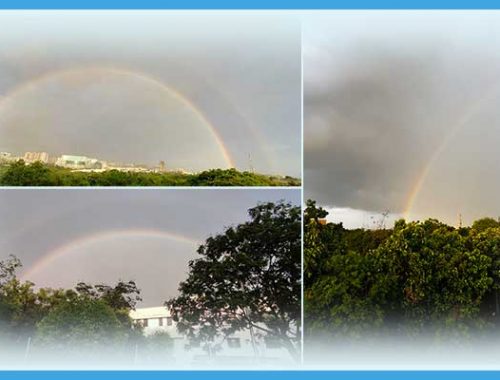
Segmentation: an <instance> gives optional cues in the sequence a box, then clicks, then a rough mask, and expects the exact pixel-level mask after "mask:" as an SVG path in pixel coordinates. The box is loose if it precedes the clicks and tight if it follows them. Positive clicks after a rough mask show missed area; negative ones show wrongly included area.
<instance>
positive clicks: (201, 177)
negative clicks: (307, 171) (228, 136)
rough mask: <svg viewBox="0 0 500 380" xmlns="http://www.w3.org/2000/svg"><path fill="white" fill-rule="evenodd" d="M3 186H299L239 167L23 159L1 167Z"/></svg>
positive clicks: (279, 178)
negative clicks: (127, 166) (186, 168)
mask: <svg viewBox="0 0 500 380" xmlns="http://www.w3.org/2000/svg"><path fill="white" fill-rule="evenodd" d="M0 185H1V186H300V180H299V179H296V178H293V177H278V176H269V175H263V174H255V173H251V172H240V171H238V170H236V169H213V170H208V171H204V172H201V173H197V174H184V173H180V172H164V173H137V172H122V171H119V170H107V171H104V172H100V173H98V172H78V171H72V170H70V169H67V168H62V167H58V166H54V165H47V164H43V163H41V162H35V163H32V164H26V163H25V162H24V161H23V160H19V161H17V162H13V163H11V164H8V165H6V166H3V167H1V168H0Z"/></svg>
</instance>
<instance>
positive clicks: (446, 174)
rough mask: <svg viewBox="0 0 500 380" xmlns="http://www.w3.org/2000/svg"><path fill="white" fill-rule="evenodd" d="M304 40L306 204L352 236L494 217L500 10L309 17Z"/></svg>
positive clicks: (498, 206)
mask: <svg viewBox="0 0 500 380" xmlns="http://www.w3.org/2000/svg"><path fill="white" fill-rule="evenodd" d="M303 41H304V47H303V51H304V81H305V82H304V87H305V110H304V112H305V115H304V118H305V119H304V123H305V124H304V128H305V130H304V134H305V163H304V168H305V189H306V190H305V191H306V193H305V195H306V197H310V198H314V199H316V200H317V201H318V203H319V204H322V205H324V206H328V207H329V208H333V209H335V210H334V213H335V211H339V212H338V214H337V215H336V216H335V218H336V220H341V219H344V220H347V221H348V223H347V224H348V225H349V226H351V227H353V226H364V225H368V224H370V223H371V221H370V220H371V219H370V218H371V216H373V215H377V214H378V215H380V212H383V211H385V210H389V211H390V212H391V213H392V215H390V219H394V218H396V217H400V216H402V215H407V216H409V217H410V218H419V219H422V218H427V217H437V218H440V219H442V220H444V221H446V222H449V223H452V224H457V221H458V218H459V216H458V215H459V214H462V218H463V221H464V223H470V222H471V221H472V220H474V219H476V218H479V217H483V216H493V217H497V216H499V215H500V198H499V197H498V194H499V193H500V175H499V174H498V168H499V167H500V150H499V141H500V111H499V108H498V104H499V101H500V50H499V49H498V46H499V43H500V13H498V12H471V11H467V12H423V11H418V12H400V11H394V12H389V11H372V12H368V11H357V12H335V13H330V14H323V15H319V14H316V15H313V14H311V15H310V16H308V17H306V18H305V22H304V27H303ZM338 208H340V209H338ZM349 210H350V211H349Z"/></svg>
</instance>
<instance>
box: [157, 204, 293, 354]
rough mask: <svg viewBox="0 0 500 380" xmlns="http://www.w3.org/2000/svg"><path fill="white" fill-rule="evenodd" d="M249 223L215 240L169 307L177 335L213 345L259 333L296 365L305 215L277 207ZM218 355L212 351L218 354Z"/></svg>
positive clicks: (263, 208)
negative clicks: (243, 332)
mask: <svg viewBox="0 0 500 380" xmlns="http://www.w3.org/2000/svg"><path fill="white" fill-rule="evenodd" d="M249 215H250V221H248V222H245V223H242V224H240V225H238V226H236V227H230V228H228V229H226V230H225V231H224V233H222V234H220V235H217V236H214V237H210V238H209V239H207V241H206V242H205V244H204V245H202V246H200V247H199V249H198V254H199V255H200V256H201V257H200V258H198V259H196V260H193V261H191V262H190V263H189V276H188V278H187V279H186V280H185V281H183V282H182V283H181V284H180V286H179V292H180V295H179V296H178V297H176V298H173V299H171V300H169V301H167V302H166V305H167V306H169V307H170V310H171V313H172V315H173V317H174V319H175V320H176V321H177V322H178V330H179V332H181V333H185V334H187V335H188V337H190V339H191V340H192V341H196V342H200V341H201V342H204V343H205V344H208V345H210V344H212V345H215V344H216V341H217V339H219V338H221V337H222V338H223V337H226V336H228V335H230V334H232V333H234V332H235V331H238V330H242V329H250V328H251V329H253V330H254V331H258V332H259V333H261V334H263V335H265V336H267V337H268V338H270V339H274V340H276V341H277V342H279V343H280V344H281V345H282V346H283V347H285V348H286V349H287V350H288V351H289V352H290V354H291V355H292V357H294V358H295V359H298V355H299V351H298V347H297V343H298V341H299V329H300V315H301V312H300V298H301V286H300V278H301V271H300V261H301V260H300V257H301V217H300V208H299V207H297V206H292V205H291V204H288V203H283V202H279V203H277V204H274V203H265V204H260V205H258V206H256V207H254V208H251V209H250V210H249ZM212 347H213V346H212Z"/></svg>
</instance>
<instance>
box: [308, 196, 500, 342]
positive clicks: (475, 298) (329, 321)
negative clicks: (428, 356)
mask: <svg viewBox="0 0 500 380" xmlns="http://www.w3.org/2000/svg"><path fill="white" fill-rule="evenodd" d="M327 215H328V213H327V212H326V211H325V210H324V209H322V208H320V207H317V206H316V204H315V202H314V201H308V202H307V208H306V210H305V214H304V231H305V236H304V242H305V243H304V244H305V246H304V281H305V284H304V285H305V295H304V298H305V305H304V306H305V334H306V336H307V337H308V338H313V339H317V338H318V337H323V338H324V337H330V338H331V337H337V338H340V337H341V338H348V339H353V338H354V339H360V338H366V337H369V336H370V337H373V336H381V337H382V336H388V335H390V336H399V337H404V336H406V337H412V336H413V337H415V336H427V337H434V339H435V338H439V339H441V338H443V339H445V338H446V339H448V338H450V337H454V338H460V339H464V338H470V337H473V336H477V335H481V334H483V335H484V334H488V333H490V332H491V331H494V330H495V329H497V328H498V327H499V326H500V296H499V289H500V223H499V221H497V220H495V219H491V218H484V219H480V220H478V221H476V222H475V223H473V225H472V226H471V227H461V228H455V227H451V226H448V225H446V224H444V223H441V222H439V221H438V220H435V219H428V220H426V221H423V222H406V221H404V220H399V221H397V222H396V223H395V225H394V228H392V229H378V230H366V229H355V230H347V229H345V228H343V226H342V224H335V223H326V222H325V217H326V216H327ZM476 334H477V335H476Z"/></svg>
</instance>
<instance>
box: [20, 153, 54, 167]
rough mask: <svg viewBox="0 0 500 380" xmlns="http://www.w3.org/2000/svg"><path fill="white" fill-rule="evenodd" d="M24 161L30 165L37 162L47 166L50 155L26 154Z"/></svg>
mask: <svg viewBox="0 0 500 380" xmlns="http://www.w3.org/2000/svg"><path fill="white" fill-rule="evenodd" d="M23 159H24V161H25V162H27V163H29V164H30V163H33V162H37V161H40V162H43V163H44V164H46V163H48V162H49V154H48V153H47V152H26V153H24V157H23Z"/></svg>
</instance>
